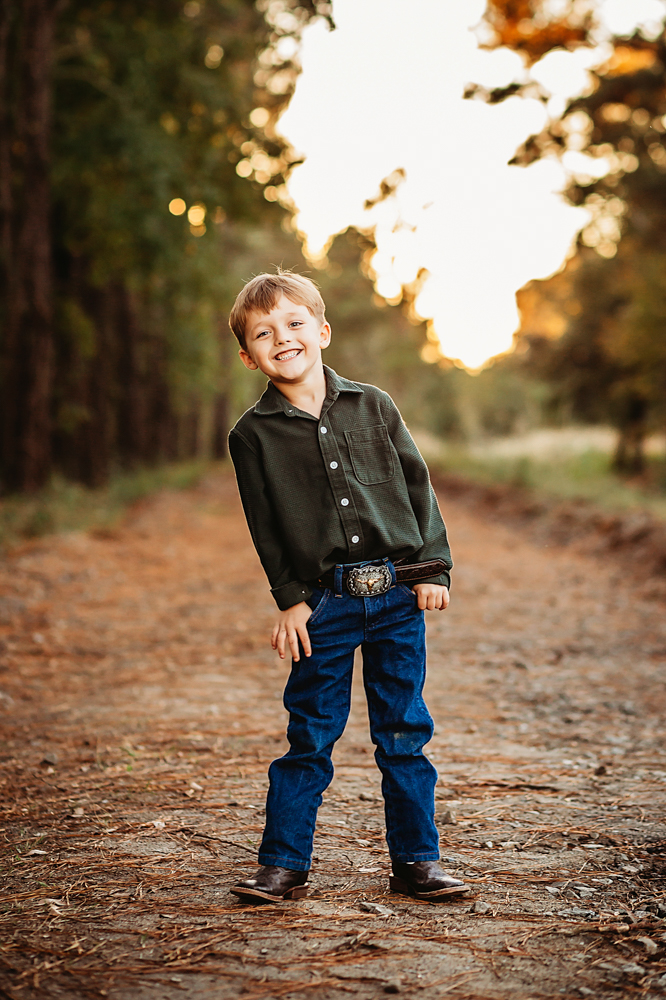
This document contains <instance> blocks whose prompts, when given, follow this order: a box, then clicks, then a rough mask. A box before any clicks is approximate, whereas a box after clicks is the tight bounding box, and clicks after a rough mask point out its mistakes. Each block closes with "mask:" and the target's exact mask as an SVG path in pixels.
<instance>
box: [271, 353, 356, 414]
mask: <svg viewBox="0 0 666 1000" xmlns="http://www.w3.org/2000/svg"><path fill="white" fill-rule="evenodd" d="M324 374H325V375H326V386H327V392H326V400H327V402H328V403H329V406H330V404H331V403H334V402H335V400H336V399H337V398H338V396H339V395H340V393H341V392H361V393H362V392H363V389H362V388H361V386H360V385H358V383H356V382H350V381H349V379H346V378H343V377H342V376H341V375H338V373H337V372H335V371H333V369H332V368H329V367H328V365H324ZM254 412H255V413H257V414H258V415H259V416H261V417H266V416H269V415H270V414H273V413H284V414H286V416H288V417H293V416H295V415H296V413H297V412H300V411H297V410H296V407H295V406H293V405H292V403H290V402H289V400H288V399H287V398H286V396H283V395H282V393H281V392H280V390H279V389H276V388H275V386H274V385H273V383H272V382H270V381H269V383H268V385H267V386H266V391H265V392H264V394H263V396H262V397H261V399H260V400H259V402H258V403H255V406H254Z"/></svg>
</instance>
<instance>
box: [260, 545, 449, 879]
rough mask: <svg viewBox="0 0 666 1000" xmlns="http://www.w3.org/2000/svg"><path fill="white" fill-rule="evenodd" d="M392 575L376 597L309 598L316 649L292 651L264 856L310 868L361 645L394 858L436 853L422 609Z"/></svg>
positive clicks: (264, 860) (318, 593) (327, 593)
mask: <svg viewBox="0 0 666 1000" xmlns="http://www.w3.org/2000/svg"><path fill="white" fill-rule="evenodd" d="M388 565H389V567H391V564H390V563H388ZM391 570H392V573H393V569H392V567H391ZM393 579H394V583H393V586H392V587H391V589H390V590H389V591H388V592H387V593H386V594H380V595H377V596H375V597H352V596H351V594H349V593H348V592H347V591H346V590H342V591H341V593H338V594H336V593H334V591H333V590H328V589H326V590H315V591H314V593H313V595H312V598H311V599H310V601H308V603H309V605H310V607H311V608H312V609H313V613H312V616H311V618H310V619H309V620H308V633H309V635H310V641H311V643H312V656H310V657H305V656H304V655H303V652H302V651H301V659H300V660H299V661H298V663H295V662H293V661H292V667H291V674H290V676H289V680H288V681H287V686H286V688H285V692H284V706H285V708H286V709H287V711H288V712H289V726H288V728H287V739H288V741H289V747H290V748H289V751H288V752H287V753H286V754H285V756H284V757H280V758H279V759H278V760H274V761H273V763H272V764H271V766H270V769H269V772H268V775H269V779H270V787H269V791H268V798H267V802H266V828H265V830H264V836H263V840H262V843H261V848H260V850H259V864H261V865H280V866H281V867H283V868H292V869H294V870H296V871H308V870H309V868H310V858H311V855H312V841H313V837H314V830H315V823H316V819H317V810H318V808H319V806H320V805H321V801H322V793H323V792H324V790H325V789H326V788H327V787H328V785H329V784H330V782H331V779H332V777H333V764H332V763H331V752H332V750H333V746H334V744H335V742H336V740H338V739H339V738H340V736H341V735H342V733H343V731H344V728H345V725H346V723H347V718H348V716H349V708H350V702H351V684H352V670H353V663H354V651H355V650H356V648H357V647H358V646H360V647H361V649H362V652H363V684H364V686H365V693H366V697H367V700H368V714H369V717H370V735H371V738H372V742H373V743H374V744H375V747H376V750H375V760H376V761H377V766H378V767H379V769H380V771H381V772H382V794H383V796H384V803H385V814H386V840H387V843H388V848H389V853H390V855H391V858H392V859H393V860H394V861H436V860H438V858H439V849H438V845H439V838H438V834H437V829H436V827H435V823H434V813H435V784H436V782H437V771H436V770H435V768H434V767H433V765H432V764H431V763H430V761H429V760H428V759H427V757H425V756H424V754H423V747H424V745H425V744H426V743H427V742H428V741H429V740H430V739H431V738H432V734H433V723H432V719H431V717H430V714H429V713H428V709H427V708H426V706H425V702H424V701H423V697H422V691H423V684H424V681H425V622H424V615H423V612H422V611H419V608H418V605H417V601H416V596H415V594H414V593H413V592H412V591H411V590H410V589H409V588H408V587H406V586H405V585H404V584H400V583H398V584H396V583H395V574H394V573H393ZM338 589H340V587H339V586H338Z"/></svg>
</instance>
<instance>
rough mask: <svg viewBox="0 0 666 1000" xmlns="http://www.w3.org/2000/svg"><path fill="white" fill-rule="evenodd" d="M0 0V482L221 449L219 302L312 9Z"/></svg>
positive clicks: (268, 178)
mask: <svg viewBox="0 0 666 1000" xmlns="http://www.w3.org/2000/svg"><path fill="white" fill-rule="evenodd" d="M1 11H2V13H1V18H2V20H1V21H0V88H1V95H0V96H1V97H2V107H3V120H2V127H1V129H0V132H1V135H2V139H1V145H0V172H1V175H2V184H1V188H0V233H1V239H2V246H1V258H0V286H1V293H2V303H3V306H2V314H1V317H0V321H1V329H2V334H1V336H2V341H1V352H2V353H1V361H2V368H1V379H2V402H1V405H0V423H1V429H2V434H1V441H2V449H1V475H2V482H3V486H4V488H5V490H20V489H27V490H31V489H35V488H37V487H39V486H40V485H42V484H43V483H44V482H45V481H46V480H47V479H48V477H49V475H50V473H51V471H52V469H53V468H57V469H60V470H62V471H63V472H64V473H66V474H67V475H68V476H71V477H74V478H77V479H80V480H82V481H83V482H86V483H88V484H91V485H95V484H99V483H101V482H103V481H104V479H105V478H106V477H107V476H108V474H109V470H110V469H111V468H112V467H114V466H115V465H118V464H120V465H123V466H132V465H135V464H137V463H143V462H148V461H150V462H154V461H159V460H164V459H174V458H179V457H185V456H190V455H194V454H198V453H200V452H201V451H202V449H203V447H204V442H208V443H209V446H210V450H211V451H212V453H213V454H221V453H222V452H223V450H224V441H225V438H226V409H227V399H226V396H227V386H226V383H225V367H226V363H227V359H226V354H225V351H226V349H225V347H224V345H223V341H222V338H223V337H226V334H225V333H224V325H225V321H226V315H225V314H226V311H227V310H228V307H229V304H230V302H231V301H232V300H233V296H234V294H235V292H236V290H237V288H238V284H239V281H240V280H242V278H244V277H245V276H246V273H247V272H246V271H243V272H239V270H238V266H239V262H240V260H242V259H243V247H244V246H247V248H248V249H249V248H250V247H252V246H253V238H254V237H253V234H256V233H257V231H261V232H262V233H263V232H264V231H265V238H264V237H262V240H261V243H262V247H265V246H266V245H270V241H271V234H272V233H274V232H275V231H276V230H278V231H279V227H280V224H281V222H282V219H283V217H284V213H283V212H282V210H281V209H280V208H279V206H278V205H277V204H276V200H277V193H276V192H277V188H278V187H279V186H280V185H281V183H282V181H283V179H284V177H285V176H286V174H287V172H288V169H289V166H290V162H291V158H292V157H293V153H292V151H291V150H289V149H288V148H287V147H286V145H285V143H284V142H283V141H282V140H280V139H279V138H278V137H277V136H276V134H275V132H274V130H273V127H272V122H273V121H274V120H275V117H276V116H277V115H278V114H279V112H280V110H281V109H282V108H284V106H285V104H286V103H287V101H288V100H289V96H290V93H291V91H292V90H293V85H294V81H295V78H296V74H297V71H298V70H297V65H296V63H295V62H294V59H293V57H294V55H295V54H296V52H297V48H298V39H299V37H300V32H301V31H302V28H303V26H304V25H305V24H307V23H308V22H309V20H310V19H312V18H313V17H315V16H319V15H321V16H325V17H328V16H329V14H328V6H327V5H326V4H324V3H320V4H318V5H317V4H315V3H314V2H312V0H303V2H300V0H293V2H292V0H284V2H278V3H277V4H276V3H271V4H270V7H269V5H268V4H264V5H263V7H262V5H261V4H258V5H257V4H255V3H253V2H251V0H210V2H207V3H206V4H205V5H204V4H199V3H197V2H195V0H189V2H186V3H185V4H183V3H179V2H174V0H160V2H156V0H152V2H151V0H143V2H142V3H133V2H131V0H106V2H86V0H70V2H69V3H67V4H65V3H62V2H55V0H3V3H2V7H1ZM269 182H270V183H269ZM259 242H260V241H259V240H257V239H256V238H254V250H256V246H257V243H259ZM292 242H293V243H295V241H292ZM249 256H251V257H252V258H253V262H252V264H251V265H250V268H252V267H256V266H257V263H258V261H257V258H256V254H254V253H252V254H246V255H245V261H244V262H245V263H246V264H247V258H248V257H249ZM294 256H295V258H296V259H297V260H300V255H299V254H298V252H297V251H296V248H295V247H294ZM301 262H302V261H301Z"/></svg>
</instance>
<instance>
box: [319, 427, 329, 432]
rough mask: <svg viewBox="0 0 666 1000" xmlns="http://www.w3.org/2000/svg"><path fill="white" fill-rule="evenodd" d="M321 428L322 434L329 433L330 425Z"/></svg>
mask: <svg viewBox="0 0 666 1000" xmlns="http://www.w3.org/2000/svg"><path fill="white" fill-rule="evenodd" d="M320 430H321V432H322V434H328V427H321V428H320Z"/></svg>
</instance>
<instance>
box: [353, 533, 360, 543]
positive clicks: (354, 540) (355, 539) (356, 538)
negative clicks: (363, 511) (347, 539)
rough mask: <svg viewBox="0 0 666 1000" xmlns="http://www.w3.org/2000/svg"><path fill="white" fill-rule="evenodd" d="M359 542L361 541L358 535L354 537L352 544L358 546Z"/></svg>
mask: <svg viewBox="0 0 666 1000" xmlns="http://www.w3.org/2000/svg"><path fill="white" fill-rule="evenodd" d="M358 540H359V537H358V535H352V542H353V543H354V545H356V543H357V542H358Z"/></svg>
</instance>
